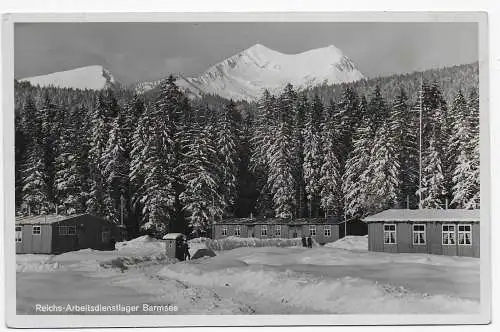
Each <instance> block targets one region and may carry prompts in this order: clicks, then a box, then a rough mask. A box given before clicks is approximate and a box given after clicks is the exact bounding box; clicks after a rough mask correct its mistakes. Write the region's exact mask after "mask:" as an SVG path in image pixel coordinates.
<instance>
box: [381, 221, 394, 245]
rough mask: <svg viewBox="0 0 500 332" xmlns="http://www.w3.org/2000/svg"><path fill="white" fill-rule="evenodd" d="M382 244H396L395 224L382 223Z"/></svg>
mask: <svg viewBox="0 0 500 332" xmlns="http://www.w3.org/2000/svg"><path fill="white" fill-rule="evenodd" d="M384 244H396V225H395V224H389V225H384Z"/></svg>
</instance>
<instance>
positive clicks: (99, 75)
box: [19, 65, 116, 90]
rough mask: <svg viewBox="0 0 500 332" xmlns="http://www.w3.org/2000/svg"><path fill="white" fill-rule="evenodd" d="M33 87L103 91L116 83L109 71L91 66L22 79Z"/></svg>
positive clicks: (98, 66)
mask: <svg viewBox="0 0 500 332" xmlns="http://www.w3.org/2000/svg"><path fill="white" fill-rule="evenodd" d="M19 81H20V82H22V81H28V82H30V83H31V84H32V85H39V86H42V87H44V86H54V87H58V88H74V89H82V90H83V89H90V90H101V89H103V88H105V87H107V86H109V85H110V84H114V83H116V81H115V79H114V77H113V75H112V74H111V72H110V71H109V70H107V69H106V68H104V67H103V66H101V65H91V66H85V67H79V68H74V69H70V70H65V71H60V72H56V73H51V74H47V75H40V76H34V77H27V78H22V79H20V80H19Z"/></svg>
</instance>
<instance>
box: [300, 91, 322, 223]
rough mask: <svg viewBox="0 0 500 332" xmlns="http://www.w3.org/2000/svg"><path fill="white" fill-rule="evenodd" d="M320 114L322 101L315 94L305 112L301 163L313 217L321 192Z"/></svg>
mask: <svg viewBox="0 0 500 332" xmlns="http://www.w3.org/2000/svg"><path fill="white" fill-rule="evenodd" d="M322 115H323V103H322V102H321V100H320V99H319V97H318V96H315V97H314V100H313V103H312V107H311V109H310V111H309V112H308V113H307V122H306V125H305V129H304V161H303V164H302V169H303V175H304V182H305V190H306V193H307V199H308V203H309V215H310V216H315V217H317V216H318V214H319V212H320V211H319V206H320V204H319V203H320V202H319V196H320V192H321V186H320V177H321V165H322V151H321V145H322V144H321V128H320V125H321V117H322Z"/></svg>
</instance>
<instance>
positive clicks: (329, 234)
mask: <svg viewBox="0 0 500 332" xmlns="http://www.w3.org/2000/svg"><path fill="white" fill-rule="evenodd" d="M326 231H328V234H326V233H327V232H326ZM323 235H324V236H325V237H332V225H325V226H324V228H323Z"/></svg>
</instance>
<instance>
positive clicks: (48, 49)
mask: <svg viewBox="0 0 500 332" xmlns="http://www.w3.org/2000/svg"><path fill="white" fill-rule="evenodd" d="M14 33H15V39H14V42H15V77H16V78H24V77H30V76H36V75H43V74H48V73H51V72H56V71H62V70H68V69H72V68H77V67H82V66H88V65H102V66H103V67H105V68H107V69H109V70H110V71H111V72H112V74H113V76H114V77H115V78H116V79H117V80H118V81H120V82H122V83H125V84H131V83H135V82H140V81H146V80H152V79H158V78H162V77H164V76H166V75H168V74H169V73H172V72H173V73H179V72H180V73H183V74H184V75H187V76H195V75H198V74H200V73H201V72H203V71H204V70H206V69H207V68H208V67H209V66H211V65H213V64H216V63H217V62H220V61H222V60H224V59H225V58H227V57H229V56H231V55H234V54H236V53H237V52H239V51H242V50H244V49H246V48H248V47H250V46H252V45H254V44H256V43H260V44H262V45H265V46H267V47H269V48H271V49H274V50H276V51H279V52H282V53H291V54H293V53H299V52H303V51H306V50H309V49H313V48H319V47H325V46H328V45H332V44H333V45H335V46H336V47H337V48H339V49H341V50H342V51H343V52H344V54H345V55H346V56H348V57H349V58H350V59H351V60H353V61H354V62H355V63H356V65H357V66H358V68H359V69H360V71H361V72H362V73H364V74H365V75H366V76H368V77H375V76H385V75H390V74H393V73H407V72H412V71H415V70H423V69H429V68H437V67H443V66H450V65H457V64H465V63H471V62H474V61H477V60H478V27H477V24H476V23H298V22H297V23H262V22H258V23H16V24H15V32H14Z"/></svg>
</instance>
